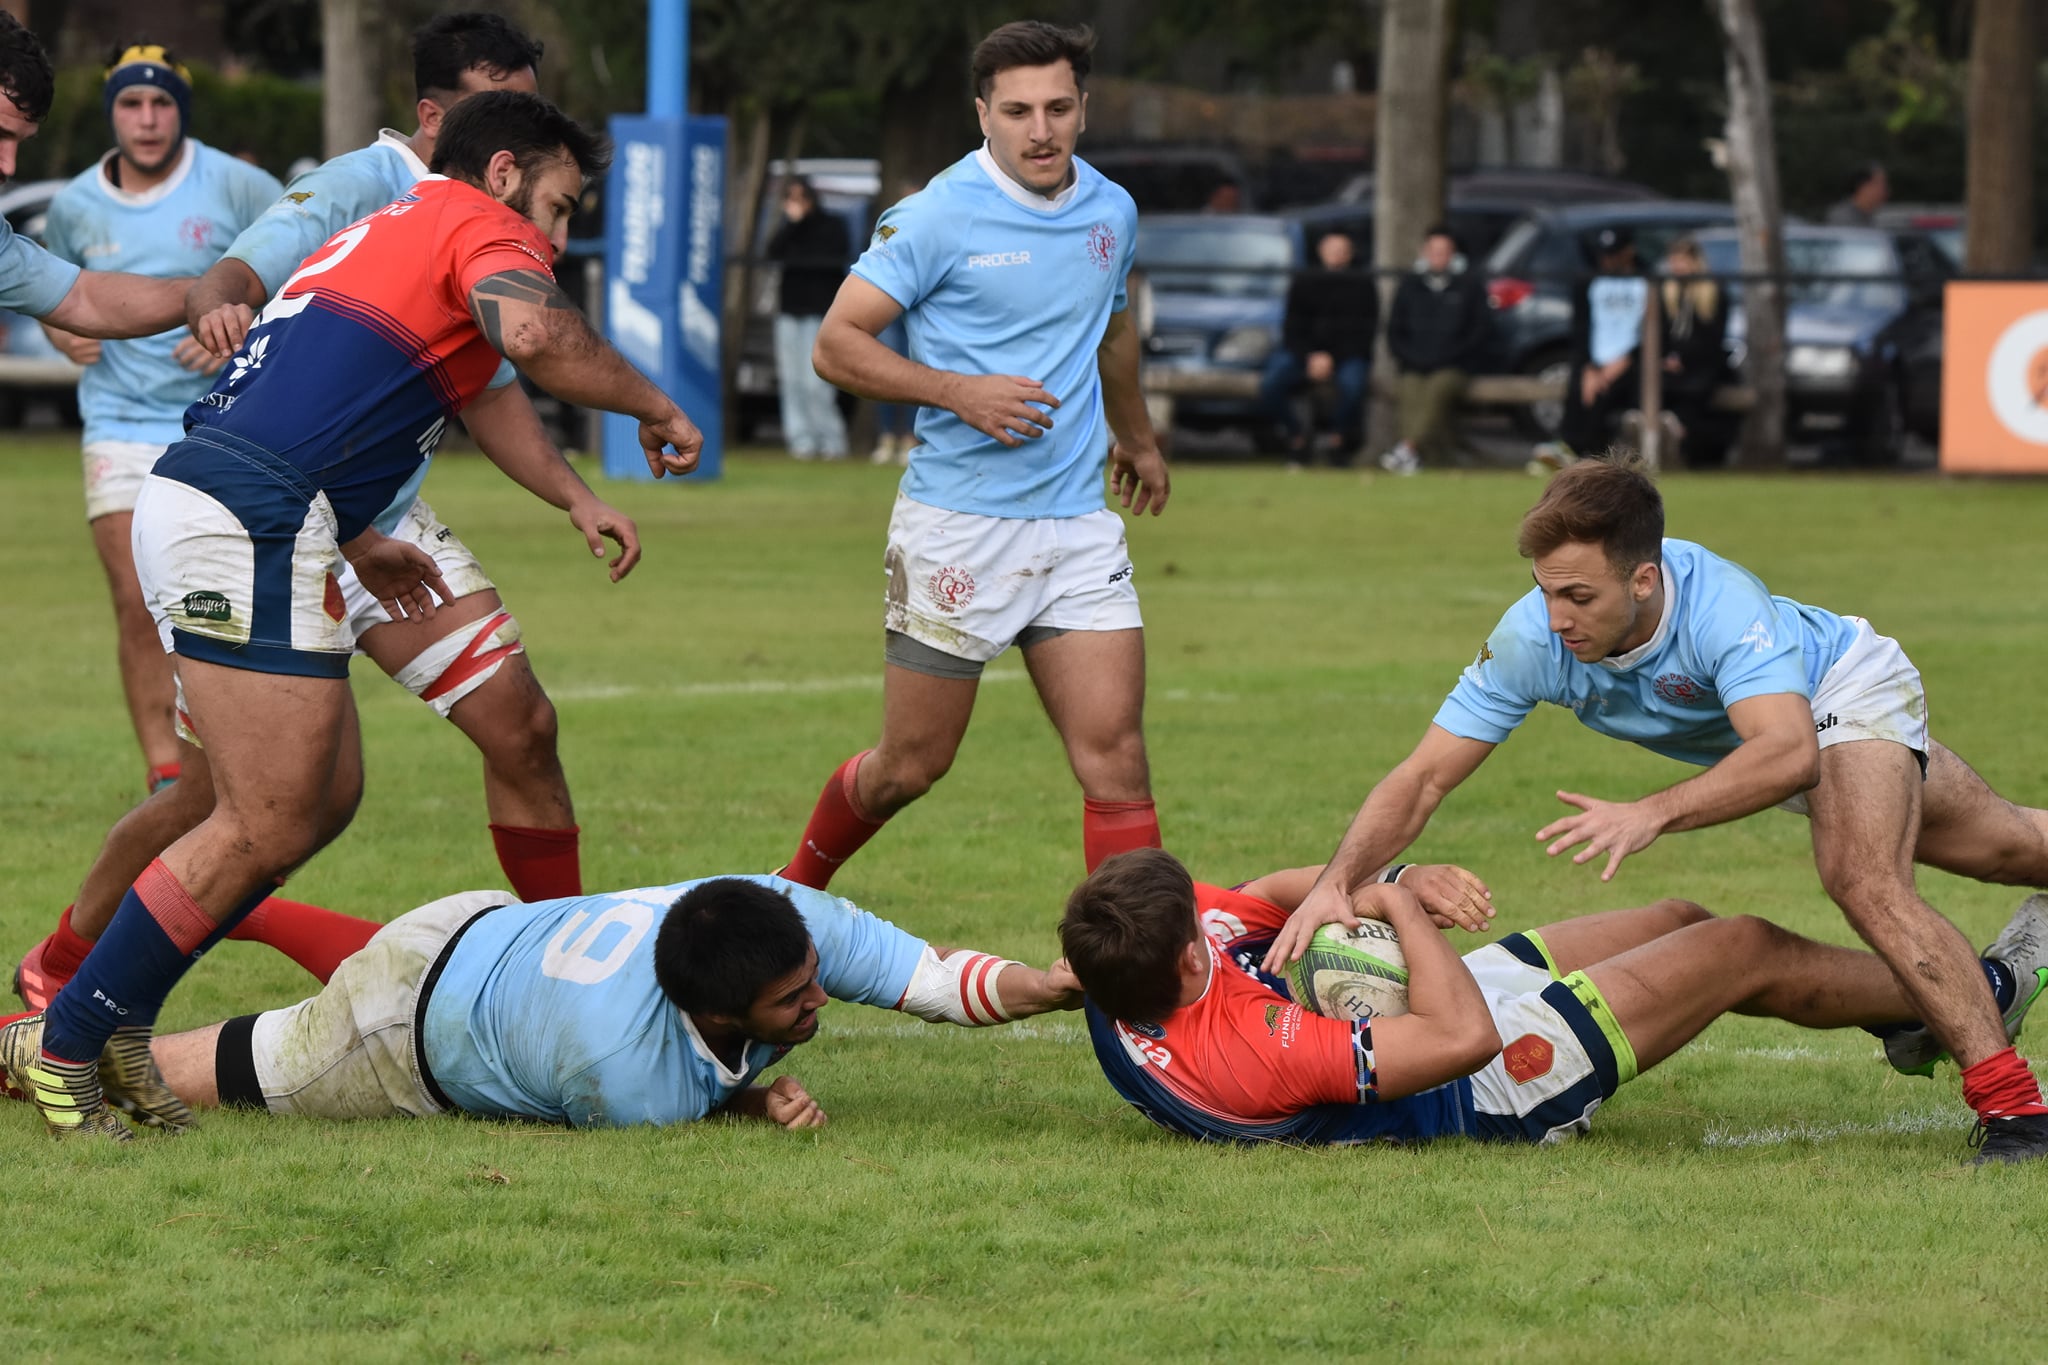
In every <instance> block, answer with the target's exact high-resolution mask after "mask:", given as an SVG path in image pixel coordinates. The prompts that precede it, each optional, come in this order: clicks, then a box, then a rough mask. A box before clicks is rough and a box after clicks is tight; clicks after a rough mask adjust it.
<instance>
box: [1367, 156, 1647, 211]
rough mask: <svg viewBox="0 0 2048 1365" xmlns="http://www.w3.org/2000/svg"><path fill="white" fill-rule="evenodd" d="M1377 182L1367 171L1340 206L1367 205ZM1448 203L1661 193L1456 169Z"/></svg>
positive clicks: (1508, 171)
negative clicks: (1459, 200) (1461, 200)
mask: <svg viewBox="0 0 2048 1365" xmlns="http://www.w3.org/2000/svg"><path fill="white" fill-rule="evenodd" d="M1377 184H1378V182H1377V181H1376V180H1375V179H1374V176H1373V173H1372V172H1371V171H1367V172H1366V173H1364V174H1363V175H1359V176H1356V177H1354V178H1353V179H1352V180H1350V181H1349V182H1348V183H1346V184H1345V186H1344V188H1343V189H1341V190H1339V191H1338V192H1337V200H1338V202H1340V203H1346V204H1359V203H1371V202H1372V197H1373V193H1374V191H1375V189H1376V188H1377ZM1444 192H1445V194H1446V196H1447V197H1449V198H1451V199H1458V198H1471V199H1506V200H1512V201H1513V202H1515V203H1517V204H1521V205H1523V206H1525V207H1528V208H1538V207H1541V206H1544V205H1560V206H1561V205H1567V204H1606V203H1619V202H1622V201H1626V200H1642V201H1648V200H1653V199H1662V198H1664V196H1663V195H1661V194H1659V193H1658V192H1657V191H1656V190H1653V189H1651V188H1650V187H1649V186H1648V185H1639V184H1637V183H1636V182H1635V181H1633V180H1614V179H1611V178H1609V177H1607V176H1604V175H1591V174H1588V173H1587V172H1584V171H1564V170H1548V169H1543V168H1540V167H1534V166H1491V167H1483V168H1480V169H1476V170H1466V171H1459V172H1457V173H1455V174H1454V175H1452V176H1451V177H1450V178H1449V179H1448V180H1446V181H1445V183H1444Z"/></svg>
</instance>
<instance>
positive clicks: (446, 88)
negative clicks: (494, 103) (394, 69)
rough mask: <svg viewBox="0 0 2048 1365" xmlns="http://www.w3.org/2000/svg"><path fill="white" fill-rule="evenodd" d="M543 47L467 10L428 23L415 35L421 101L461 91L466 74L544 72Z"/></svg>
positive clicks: (505, 23) (494, 18)
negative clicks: (530, 70)
mask: <svg viewBox="0 0 2048 1365" xmlns="http://www.w3.org/2000/svg"><path fill="white" fill-rule="evenodd" d="M541 51H542V48H541V45H540V44H539V43H537V42H535V41H534V40H533V39H531V38H529V37H527V36H526V34H524V33H523V32H521V31H520V30H519V29H518V28H517V27H515V26H514V25H513V24H512V23H511V21H510V20H507V19H505V18H503V17H502V16H500V15H496V14H485V13H482V12H481V11H478V10H462V11H459V12H457V13H455V14H442V15H437V16H436V17H434V18H432V19H429V20H427V22H426V23H424V24H421V25H420V26H419V27H418V28H416V29H414V30H413V34H412V83H413V88H414V89H415V91H417V92H418V96H419V98H420V99H426V98H427V97H428V96H429V95H430V94H432V93H434V92H437V91H438V92H441V93H444V94H446V93H453V92H454V91H456V90H459V89H461V88H462V73H463V72H465V71H474V70H476V69H477V68H478V67H482V68H483V69H484V70H485V71H487V72H489V73H490V74H491V75H493V76H509V75H511V74H512V73H513V72H515V71H524V70H525V69H526V68H527V67H529V66H530V67H533V68H535V69H538V68H539V67H540V54H541Z"/></svg>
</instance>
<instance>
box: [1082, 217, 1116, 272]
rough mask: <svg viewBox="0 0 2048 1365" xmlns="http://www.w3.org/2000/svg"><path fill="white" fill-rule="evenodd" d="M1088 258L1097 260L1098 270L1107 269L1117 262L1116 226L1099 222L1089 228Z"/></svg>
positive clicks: (1096, 266)
mask: <svg viewBox="0 0 2048 1365" xmlns="http://www.w3.org/2000/svg"><path fill="white" fill-rule="evenodd" d="M1088 259H1089V260H1091V261H1093V262H1095V268H1096V269H1097V270H1107V269H1109V268H1110V267H1111V266H1113V265H1115V264H1116V229H1115V228H1113V227H1111V226H1110V225H1109V224H1107V223H1097V224H1096V225H1095V226H1094V227H1091V228H1089V229H1088Z"/></svg>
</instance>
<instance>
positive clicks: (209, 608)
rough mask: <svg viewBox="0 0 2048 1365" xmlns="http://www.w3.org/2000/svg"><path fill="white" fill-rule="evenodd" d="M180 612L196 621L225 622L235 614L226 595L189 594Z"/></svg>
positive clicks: (180, 606)
mask: <svg viewBox="0 0 2048 1365" xmlns="http://www.w3.org/2000/svg"><path fill="white" fill-rule="evenodd" d="M178 610H179V611H180V612H181V613H183V614H184V615H185V616H188V617H190V618H191V619H192V620H194V621H225V620H227V619H228V618H229V617H231V616H233V615H234V614H235V610H234V608H233V607H232V606H230V605H229V603H228V599H227V597H226V595H225V594H223V593H217V592H188V593H186V594H185V600H184V601H183V602H182V603H180V604H179V607H178Z"/></svg>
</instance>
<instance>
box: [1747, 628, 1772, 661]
mask: <svg viewBox="0 0 2048 1365" xmlns="http://www.w3.org/2000/svg"><path fill="white" fill-rule="evenodd" d="M1742 643H1744V644H1746V645H1748V646H1749V647H1750V648H1752V649H1754V650H1755V651H1756V652H1757V653H1759V654H1762V653H1764V652H1765V651H1766V650H1768V649H1769V648H1770V647H1771V628H1770V627H1769V626H1767V625H1765V624H1764V623H1763V622H1762V621H1752V622H1750V623H1749V629H1748V630H1745V631H1743V632H1742Z"/></svg>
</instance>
